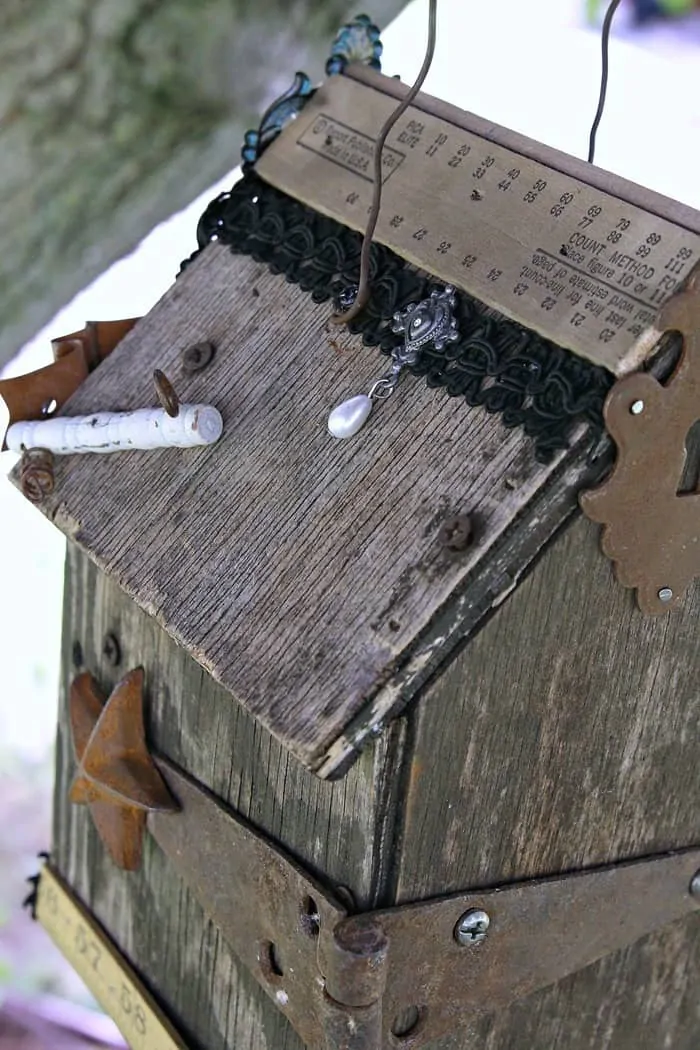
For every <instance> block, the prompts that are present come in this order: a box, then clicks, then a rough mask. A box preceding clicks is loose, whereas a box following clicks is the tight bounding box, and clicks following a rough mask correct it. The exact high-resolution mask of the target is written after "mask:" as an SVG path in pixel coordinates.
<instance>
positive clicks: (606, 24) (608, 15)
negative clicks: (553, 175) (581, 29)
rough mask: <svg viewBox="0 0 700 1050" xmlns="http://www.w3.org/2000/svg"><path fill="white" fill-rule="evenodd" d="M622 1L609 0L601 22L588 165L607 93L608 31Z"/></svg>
mask: <svg viewBox="0 0 700 1050" xmlns="http://www.w3.org/2000/svg"><path fill="white" fill-rule="evenodd" d="M621 2H622V0H610V6H609V7H608V10H607V11H606V12H605V18H604V20H603V32H602V36H601V47H602V52H603V67H602V71H601V77H600V96H599V98H598V109H597V110H596V115H595V117H594V118H593V126H592V127H591V136H590V139H589V140H588V163H589V164H592V163H593V158H594V157H595V140H596V135H597V134H598V127H599V125H600V121H601V119H602V117H603V110H604V109H605V96H606V95H607V92H608V73H609V68H610V29H611V27H612V20H613V18H614V17H615V12H616V11H617V9H618V7H619V6H620V3H621Z"/></svg>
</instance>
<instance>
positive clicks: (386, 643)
mask: <svg viewBox="0 0 700 1050" xmlns="http://www.w3.org/2000/svg"><path fill="white" fill-rule="evenodd" d="M328 317H329V306H328V304H324V305H317V304H314V303H313V302H312V301H311V299H310V297H308V296H307V295H305V294H304V293H302V292H301V291H299V289H298V288H296V287H295V286H292V285H290V284H288V283H286V282H285V281H284V280H283V279H282V278H281V277H275V276H272V275H271V274H269V273H268V272H267V271H266V270H265V269H264V268H263V267H262V266H260V265H258V264H256V263H255V262H253V261H252V260H250V259H247V258H242V257H238V258H236V257H233V256H232V255H230V253H229V252H227V251H226V250H225V249H223V248H222V247H220V246H218V245H212V246H210V247H209V248H208V249H207V250H206V252H204V253H203V255H202V256H201V257H200V258H199V259H198V260H197V261H196V263H195V264H194V265H193V266H192V267H191V268H190V269H188V271H187V272H186V273H185V275H184V276H183V278H182V279H181V280H179V281H178V282H177V284H176V285H175V287H174V288H173V289H171V291H170V292H168V294H167V295H166V296H165V297H164V298H163V299H162V300H161V302H160V303H159V304H158V305H157V306H156V307H155V308H154V310H153V311H151V313H150V314H149V315H148V316H147V317H146V318H144V319H143V321H141V322H140V323H139V324H138V325H137V326H136V328H135V329H133V330H132V332H131V333H129V335H128V336H127V337H126V338H125V339H124V340H123V342H122V343H121V344H120V346H119V347H118V348H117V349H116V350H115V351H114V352H113V353H112V354H111V355H110V357H109V359H108V360H107V361H106V362H105V363H104V364H103V365H101V366H100V368H99V369H98V370H97V371H96V372H94V373H93V374H92V375H91V376H90V377H89V378H88V380H87V382H86V383H85V384H84V385H83V386H82V387H81V389H80V390H79V391H78V393H77V394H76V396H75V397H74V398H73V399H71V401H70V402H69V404H68V406H67V412H68V413H69V414H80V413H83V412H89V411H94V410H96V409H97V408H98V407H99V408H101V409H113V408H117V407H122V408H131V407H136V406H140V405H144V404H148V403H149V402H150V401H152V400H153V393H152V385H151V378H150V377H151V374H152V371H153V368H154V367H158V368H161V369H163V370H164V371H165V372H166V374H168V375H169V377H170V378H171V380H172V381H173V383H174V384H175V386H176V389H177V390H178V393H179V395H180V397H181V399H182V400H183V401H210V402H212V403H214V404H215V405H216V407H217V408H219V409H220V411H221V412H222V414H223V417H224V436H223V438H222V440H221V441H220V442H219V443H218V444H217V445H215V446H212V447H211V448H208V449H204V450H184V451H180V450H164V451H163V452H158V453H137V452H133V453H132V452H129V453H125V454H117V455H114V456H111V457H110V456H107V457H100V458H98V457H84V458H77V457H76V458H71V459H70V460H68V461H67V460H61V461H59V462H58V463H57V468H56V489H55V494H54V496H52V497H50V499H49V500H48V501H47V503H46V505H45V507H44V509H45V511H46V513H47V514H48V515H49V516H50V517H51V518H52V519H53V520H54V522H55V523H56V524H57V525H58V526H59V527H61V528H62V529H63V530H64V531H65V532H67V534H68V535H69V536H70V537H71V538H72V539H73V540H74V541H75V542H76V543H78V544H79V545H80V546H81V547H82V548H83V549H84V550H86V551H87V553H88V554H89V555H90V557H91V558H92V559H93V560H94V561H95V562H96V564H98V565H99V566H100V567H101V568H102V569H103V571H104V572H106V573H107V574H109V575H110V576H112V577H113V578H114V579H115V580H117V581H118V582H119V583H120V584H121V586H122V587H124V589H125V590H126V591H127V592H128V593H129V594H130V595H131V596H132V597H133V598H134V600H135V601H136V602H137V603H138V604H139V605H140V606H141V607H142V608H143V609H145V610H146V611H147V612H148V613H149V614H150V615H151V616H153V617H154V618H155V619H156V620H157V621H158V623H160V624H161V625H162V626H163V627H164V628H165V630H166V631H167V632H168V633H170V634H171V635H172V636H173V637H174V638H175V639H176V640H177V641H178V642H179V643H180V644H181V645H184V646H185V647H186V648H187V649H188V651H190V652H191V653H192V655H194V657H195V658H196V659H197V660H198V661H199V662H200V663H201V665H202V667H203V668H204V669H205V670H206V671H208V672H209V673H210V674H211V675H212V676H213V677H214V678H216V679H217V680H218V681H220V682H222V683H223V684H224V685H225V686H226V687H227V688H228V689H229V690H230V691H231V692H232V693H233V695H234V697H235V698H236V699H237V700H238V701H239V702H240V703H241V705H242V706H243V707H244V708H245V709H246V710H247V711H249V712H250V713H252V714H253V715H254V716H255V717H256V718H258V719H259V720H260V722H261V723H262V724H263V725H264V726H266V727H267V728H268V729H269V730H270V731H271V732H272V733H273V734H274V735H275V736H276V737H277V738H278V739H279V740H280V741H281V742H282V743H283V744H284V745H285V747H287V748H288V749H289V750H291V751H292V752H293V753H294V754H295V755H296V756H297V757H299V758H300V759H301V760H302V761H303V762H304V763H305V764H307V765H308V766H310V767H317V766H318V764H319V763H320V762H321V761H322V759H323V758H324V756H325V754H326V752H327V750H328V748H329V747H330V746H331V745H332V744H333V742H334V741H335V740H336V739H337V738H338V737H339V735H340V734H341V732H342V730H343V729H344V727H345V726H346V724H347V723H348V721H349V720H350V719H351V718H352V717H353V716H355V715H356V714H357V713H358V711H360V710H361V709H362V708H363V707H364V706H365V705H366V703H367V701H368V700H369V699H370V698H371V697H372V696H373V694H375V693H376V692H377V690H378V689H379V688H381V686H382V685H383V684H384V683H385V682H386V681H387V680H388V679H389V678H390V677H391V676H392V674H394V672H395V671H396V669H397V667H398V666H400V664H401V663H402V661H403V660H405V658H406V655H407V653H408V650H409V648H410V646H412V645H413V644H414V642H415V640H416V638H417V637H418V636H419V634H420V633H421V631H423V630H424V629H425V628H426V627H427V626H428V624H429V622H430V621H431V619H432V618H433V617H434V616H435V615H436V613H438V612H439V610H440V609H441V608H442V607H443V606H444V605H445V604H446V603H447V602H448V601H449V600H450V599H451V596H452V594H453V592H454V591H455V588H457V587H458V586H459V585H460V584H461V583H462V582H463V581H464V580H466V578H467V575H468V574H469V573H470V572H473V571H474V569H475V566H478V565H480V564H482V563H483V562H485V560H487V558H488V555H489V553H490V551H491V550H492V549H493V548H494V546H495V545H496V544H497V543H498V542H499V540H500V538H501V537H502V536H503V534H504V532H505V531H506V530H507V529H508V527H509V526H510V525H511V523H512V522H513V520H514V519H515V518H516V517H517V516H518V515H519V514H520V513H521V512H522V511H523V509H524V508H525V507H526V506H527V505H528V503H529V502H530V500H531V499H532V498H533V497H534V496H535V494H536V493H537V492H539V491H540V490H541V489H542V487H543V486H544V485H545V483H546V482H547V481H548V479H549V478H551V477H552V476H553V474H554V473H555V472H556V470H557V467H558V465H559V464H560V463H561V461H562V460H563V458H564V455H563V454H560V455H559V458H558V459H555V460H554V461H553V462H552V463H551V464H549V465H548V466H542V465H540V464H537V463H536V462H535V459H534V455H533V448H532V444H531V442H530V441H529V439H527V438H526V437H525V436H524V435H523V434H522V433H521V432H519V431H507V430H506V429H505V428H504V427H503V425H502V423H501V422H500V421H499V419H498V418H497V417H495V416H488V415H487V414H486V413H485V412H483V411H480V410H471V409H469V408H468V407H467V406H466V405H465V404H464V403H462V402H460V401H458V400H456V399H450V398H448V397H446V396H445V395H444V393H438V392H435V391H430V390H429V389H428V388H427V387H426V386H425V384H423V383H422V382H418V381H415V380H413V379H411V378H409V379H406V380H404V381H403V382H402V384H401V386H400V388H399V390H398V391H397V393H396V394H395V395H394V397H393V398H392V399H391V400H390V401H389V402H388V403H386V404H384V405H382V406H380V407H378V408H377V409H376V410H375V413H374V414H373V417H372V419H371V421H370V423H369V424H368V426H367V427H366V428H365V430H363V431H362V434H361V435H358V436H357V437H356V438H355V439H354V440H350V441H345V442H338V441H335V440H334V439H332V438H331V437H330V436H329V435H328V433H327V430H326V417H327V413H328V410H329V409H330V408H331V407H332V406H333V404H337V403H338V402H339V401H341V400H343V399H344V398H346V397H347V396H349V395H351V394H353V393H356V392H358V391H361V390H366V389H367V388H368V386H369V384H370V383H371V381H372V380H373V379H374V378H376V377H377V376H378V375H380V374H381V373H382V371H383V370H384V367H385V364H384V362H383V361H382V360H380V358H379V355H377V354H376V353H375V352H374V351H371V350H366V349H363V348H362V347H361V346H360V344H359V340H358V339H356V338H354V337H350V336H340V337H339V336H338V333H337V330H334V343H335V346H336V347H340V352H339V351H338V349H337V348H334V346H333V345H332V344H331V343H330V337H329V334H328V331H327V323H328ZM200 339H210V340H212V341H213V342H214V343H215V344H216V345H217V347H218V351H217V355H216V358H215V360H214V363H213V364H212V365H211V366H210V367H209V368H208V369H207V370H206V371H205V372H202V373H199V374H198V375H196V376H194V377H192V378H191V379H185V378H184V377H183V376H182V375H181V373H180V369H179V364H178V361H179V354H180V351H181V350H182V349H183V348H185V347H187V346H188V345H189V344H190V343H192V342H196V341H198V340H200ZM512 478H516V479H517V482H516V483H514V487H513V483H511V485H510V486H509V484H508V479H512ZM455 512H468V513H475V515H476V519H477V522H478V531H477V535H476V540H475V542H474V544H473V545H472V547H471V548H470V550H469V551H467V552H465V554H464V556H462V557H460V558H454V557H452V556H450V555H449V552H446V551H444V550H443V549H442V548H441V547H440V545H439V544H438V543H437V535H438V532H439V529H440V524H441V522H442V521H443V520H444V518H445V517H446V516H448V515H450V514H452V513H455Z"/></svg>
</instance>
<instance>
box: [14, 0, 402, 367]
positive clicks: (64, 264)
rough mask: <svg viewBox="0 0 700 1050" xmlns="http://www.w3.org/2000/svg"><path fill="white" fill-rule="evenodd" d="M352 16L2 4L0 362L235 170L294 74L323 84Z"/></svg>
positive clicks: (290, 8) (327, 5)
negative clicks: (341, 29)
mask: <svg viewBox="0 0 700 1050" xmlns="http://www.w3.org/2000/svg"><path fill="white" fill-rule="evenodd" d="M402 6H403V2H402V0H376V2H375V3H374V4H373V10H372V15H373V16H374V17H375V18H376V19H377V20H378V21H379V22H380V24H383V23H385V22H386V21H387V20H388V19H389V18H390V17H391V16H392V15H393V14H394V13H395V12H396V11H397V10H399V9H400V8H401V7H402ZM356 7H357V5H354V4H353V5H351V4H349V3H348V2H347V0H293V2H290V0H256V2H255V3H252V2H250V0H200V2H195V0H169V2H167V3H166V2H163V0H120V2H119V3H118V4H115V3H110V2H109V0H52V3H50V4H47V3H44V2H43V0H3V3H2V6H1V7H0V184H1V185H2V196H1V197H0V237H1V238H2V246H3V250H2V254H1V255H0V317H2V322H3V323H2V331H1V332H0V365H1V364H3V363H4V362H5V361H7V360H8V358H10V357H11V356H12V355H13V354H14V353H15V351H16V350H17V349H18V348H19V347H20V346H21V345H22V343H23V342H24V341H25V340H26V339H27V338H29V337H30V336H31V335H33V334H34V333H35V332H36V331H37V330H38V329H39V328H40V327H41V326H42V325H43V324H45V323H46V322H47V321H48V320H50V318H51V317H52V316H53V314H54V313H55V312H56V310H57V309H59V308H60V307H61V306H62V305H63V304H64V303H66V302H67V301H68V300H69V299H70V298H71V297H72V296H73V295H75V294H76V293H77V292H78V291H80V290H81V289H82V288H84V287H85V285H86V284H88V283H89V282H90V281H91V280H93V279H94V278H95V277H96V276H98V275H99V274H100V273H101V272H102V271H103V270H104V269H105V268H106V267H107V266H109V265H110V263H112V262H113V261H114V260H115V259H117V258H119V257H120V256H121V255H123V254H125V253H126V252H128V251H130V250H131V249H132V248H133V247H134V246H135V245H136V244H137V243H138V242H139V240H140V239H141V238H142V237H143V236H144V235H145V234H147V233H148V232H149V231H150V230H151V229H152V228H153V227H154V226H155V225H156V224H157V223H158V222H160V221H162V220H163V219H165V218H167V217H168V216H169V215H171V214H173V212H175V211H177V210H178V209H180V208H181V207H183V206H184V205H185V204H187V203H188V202H189V201H190V200H192V199H193V198H194V197H195V196H196V195H197V194H198V193H201V192H202V191H203V190H205V189H206V188H207V186H209V185H211V184H212V183H213V182H214V181H216V180H217V179H219V178H221V177H222V176H223V175H224V174H225V173H226V172H227V171H229V170H231V169H232V168H234V167H235V166H236V165H237V164H238V162H239V145H240V142H241V139H242V134H243V131H244V130H245V128H246V127H248V126H251V127H255V126H256V125H257V123H258V120H259V117H260V115H261V114H262V112H263V111H264V109H265V107H266V105H267V104H268V103H269V102H270V101H271V99H273V98H275V97H276V96H277V95H279V94H280V93H281V92H282V91H283V90H284V89H286V88H287V87H288V86H289V84H290V83H291V81H292V78H293V75H294V73H295V71H296V70H297V69H303V70H305V71H306V72H308V73H309V75H311V76H312V77H314V78H318V77H320V75H321V73H322V68H323V61H324V59H325V58H326V56H327V55H328V52H329V50H330V44H331V41H332V38H333V36H334V34H335V31H336V30H337V28H338V26H339V25H340V24H342V22H343V21H344V20H345V19H346V18H347V17H348V16H349V15H351V14H353V13H355V9H356ZM193 247H194V230H193ZM116 306H117V304H115V307H116ZM117 312H118V309H117Z"/></svg>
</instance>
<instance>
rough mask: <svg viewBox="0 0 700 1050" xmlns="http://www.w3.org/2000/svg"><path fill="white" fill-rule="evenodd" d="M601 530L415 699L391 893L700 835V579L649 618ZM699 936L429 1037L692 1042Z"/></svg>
mask: <svg viewBox="0 0 700 1050" xmlns="http://www.w3.org/2000/svg"><path fill="white" fill-rule="evenodd" d="M597 531H598V530H597V529H596V528H595V527H594V526H592V525H591V524H590V523H588V522H586V521H585V520H583V519H581V518H579V519H578V520H577V521H576V522H575V523H574V524H573V525H572V526H571V527H570V528H569V529H567V530H566V532H565V533H564V534H563V535H562V536H561V537H560V538H559V539H558V540H557V541H556V542H555V543H554V544H553V545H552V546H551V547H550V548H549V549H548V551H547V553H546V554H545V555H544V557H543V558H542V559H541V561H540V562H539V564H538V565H537V566H536V567H535V569H534V570H533V572H532V573H531V575H530V576H529V577H528V579H526V580H525V582H524V583H522V584H521V586H520V587H519V588H518V590H517V591H515V592H514V593H513V594H512V595H511V596H510V598H509V599H508V601H507V602H506V603H504V605H503V606H502V607H501V609H500V610H499V611H498V612H497V613H496V615H495V616H494V617H493V619H492V620H491V621H490V622H489V623H488V624H487V625H486V626H485V627H484V628H483V630H482V631H481V632H480V633H479V634H478V635H477V636H476V637H475V638H473V639H472V641H471V642H470V644H469V645H468V646H467V647H466V648H465V649H464V650H463V652H462V653H461V654H460V655H459V657H458V658H457V659H456V660H455V661H454V662H453V663H452V665H451V666H450V667H449V669H447V670H446V671H445V673H444V674H443V676H442V677H441V678H440V679H439V680H438V681H437V682H436V683H435V684H434V685H433V687H432V688H431V689H429V690H428V691H427V692H426V693H425V694H424V695H423V697H422V698H421V700H420V702H419V703H418V704H417V705H415V707H414V708H413V709H412V711H411V713H410V716H409V728H408V738H409V741H410V743H409V750H408V754H409V755H410V758H407V765H406V769H405V783H406V793H405V799H404V803H405V804H404V810H403V815H402V818H401V820H402V826H401V827H400V831H399V840H400V841H401V843H402V846H401V853H400V856H399V857H398V858H397V865H396V871H395V890H396V899H397V901H399V902H400V901H409V900H415V899H416V898H420V897H425V896H430V895H433V894H439V893H443V892H449V891H452V890H455V891H456V890H459V889H465V888H471V887H484V886H489V885H497V884H499V883H503V882H507V881H510V880H516V879H517V880H520V879H523V878H528V877H534V876H539V875H547V874H555V873H558V872H563V871H567V870H577V869H581V868H583V867H586V866H593V865H596V864H604V863H612V862H614V861H617V860H621V859H624V858H630V857H636V856H644V855H646V854H650V853H656V852H661V851H664V850H667V849H672V848H675V847H682V846H690V845H696V844H697V843H698V842H700V817H699V815H698V797H700V772H699V770H698V723H699V717H700V663H699V660H700V654H699V651H698V644H697V638H698V613H699V612H700V587H698V586H697V585H695V586H694V587H693V588H692V589H691V590H690V591H689V593H688V596H687V599H686V602H685V604H684V606H683V608H682V609H680V610H678V611H677V612H676V614H674V615H670V616H669V617H668V618H656V619H645V618H644V617H642V615H641V614H640V613H639V612H638V610H637V609H636V606H635V604H634V601H633V598H632V595H631V593H630V592H627V591H624V590H623V589H622V588H621V587H619V586H618V585H616V584H615V583H614V582H613V579H612V573H611V569H610V565H609V563H608V562H607V561H606V560H605V559H604V558H603V557H602V555H601V554H600V553H599V551H598V548H597V539H598V536H597ZM640 906H643V902H640ZM591 921H595V916H592V917H591ZM699 935H700V922H699V921H698V918H696V917H695V916H693V917H691V918H690V919H689V920H687V922H684V923H678V924H675V925H674V926H673V927H669V928H667V929H665V930H663V931H661V932H660V933H658V934H656V935H654V936H653V937H650V938H647V939H645V941H643V942H641V943H639V944H638V945H636V946H634V947H632V948H630V949H629V951H627V952H625V953H620V954H618V955H616V956H614V957H611V958H609V959H607V960H603V961H602V962H601V963H599V964H597V965H596V966H594V967H589V968H588V969H587V970H585V971H583V972H582V973H580V974H577V975H574V976H573V977H571V978H569V979H567V980H566V981H564V982H562V983H561V984H560V985H558V986H556V987H554V988H552V989H549V990H546V991H544V992H542V993H539V994H538V995H536V996H532V997H530V998H528V999H527V1000H525V1001H523V1002H522V1003H521V1004H519V1005H518V1006H517V1007H514V1008H513V1009H511V1010H509V1011H506V1012H505V1013H503V1014H502V1015H501V1016H499V1017H495V1018H490V1019H486V1020H485V1021H484V1022H483V1023H480V1025H479V1026H478V1030H475V1031H474V1032H473V1033H472V1034H471V1036H469V1037H466V1038H465V1039H464V1040H463V1041H460V1040H459V1039H455V1040H452V1041H449V1040H448V1041H443V1042H441V1043H440V1044H439V1045H440V1047H441V1048H443V1047H444V1050H447V1048H448V1047H449V1048H455V1050H456V1048H457V1047H460V1048H465V1050H466V1048H467V1047H468V1048H469V1050H471V1048H472V1047H473V1048H474V1050H476V1048H477V1047H478V1048H480V1050H481V1048H488V1050H506V1048H507V1050H530V1048H531V1047H550V1046H559V1045H561V1046H566V1047H567V1048H570V1050H599V1048H600V1047H610V1048H612V1047H614V1048H615V1050H632V1048H636V1047H638V1046H644V1047H645V1048H649V1050H657V1048H658V1050H661V1048H662V1047H667V1046H673V1047H674V1048H676V1047H683V1048H686V1047H687V1048H690V1047H691V1046H695V1045H696V1043H697V1033H698V1031H699V1030H700V1003H699V1000H698V997H697V980H698V972H699V967H700V936H699ZM533 950H536V946H533Z"/></svg>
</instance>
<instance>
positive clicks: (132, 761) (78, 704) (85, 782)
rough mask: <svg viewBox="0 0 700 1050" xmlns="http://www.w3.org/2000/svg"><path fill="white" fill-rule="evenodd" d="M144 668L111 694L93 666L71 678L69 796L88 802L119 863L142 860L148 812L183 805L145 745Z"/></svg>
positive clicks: (127, 865)
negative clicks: (75, 765)
mask: <svg viewBox="0 0 700 1050" xmlns="http://www.w3.org/2000/svg"><path fill="white" fill-rule="evenodd" d="M143 679H144V673H143V668H141V667H137V668H136V669H135V670H133V671H129V673H128V674H127V675H125V677H124V678H122V680H121V681H120V682H119V683H118V684H117V685H116V686H115V687H114V689H113V691H112V693H111V694H110V696H109V698H108V700H107V701H106V702H105V700H104V695H103V694H102V692H101V690H100V687H99V685H98V683H97V682H96V680H95V679H94V678H93V676H92V675H91V674H90V673H89V672H87V671H86V672H84V673H83V674H79V675H78V676H77V677H76V678H75V679H74V680H73V682H72V684H71V688H70V697H69V714H70V723H71V729H72V733H73V746H74V749H75V756H76V760H77V762H78V771H77V773H76V776H75V779H74V780H73V783H72V785H71V788H70V794H69V798H70V801H71V802H74V803H77V804H82V805H87V806H88V807H89V809H90V813H91V815H92V819H93V821H94V823H95V827H96V828H97V831H98V834H99V836H100V838H101V839H102V842H103V843H104V845H105V847H106V849H107V850H108V852H109V854H110V856H111V857H112V859H113V860H114V862H115V864H117V865H118V866H119V867H120V868H123V869H125V870H126V871H135V870H136V869H137V868H138V867H139V865H140V863H141V854H142V848H143V834H144V831H145V830H146V817H147V814H148V813H149V812H152V811H159V812H163V811H165V812H173V811H177V810H178V809H179V806H178V804H177V802H176V801H175V800H174V799H173V797H172V795H171V794H170V792H169V791H168V788H167V787H166V785H165V782H164V781H163V778H162V777H161V775H160V773H159V772H158V769H157V768H156V765H155V763H154V761H153V759H152V758H151V755H150V754H149V751H148V747H147V745H146V732H145V728H144V723H143Z"/></svg>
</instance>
